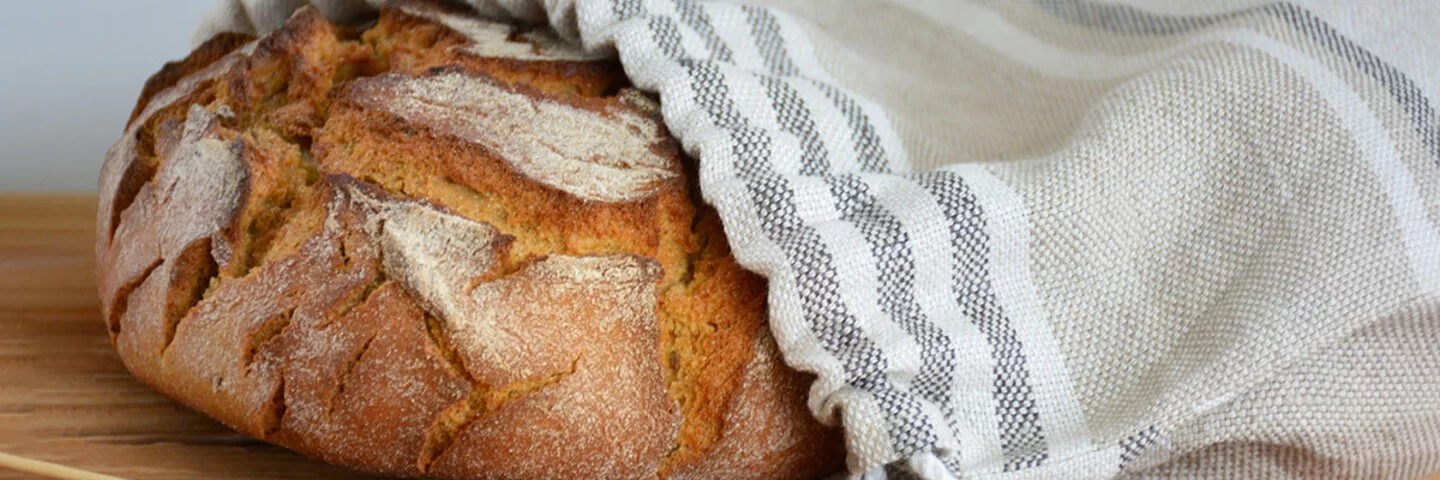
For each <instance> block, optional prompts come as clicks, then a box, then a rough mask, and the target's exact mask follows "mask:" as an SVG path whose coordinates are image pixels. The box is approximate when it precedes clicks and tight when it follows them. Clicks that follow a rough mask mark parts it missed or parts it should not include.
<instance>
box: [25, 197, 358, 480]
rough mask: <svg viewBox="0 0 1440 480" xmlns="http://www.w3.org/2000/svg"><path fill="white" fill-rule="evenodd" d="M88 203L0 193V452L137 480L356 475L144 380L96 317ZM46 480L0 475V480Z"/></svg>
mask: <svg viewBox="0 0 1440 480" xmlns="http://www.w3.org/2000/svg"><path fill="white" fill-rule="evenodd" d="M94 230H95V198H94V197H93V196H59V195H23V196H21V195H5V194H0V452H5V453H10V454H15V455H20V456H23V457H28V458H32V459H37V460H42V461H47V462H52V463H58V464H62V465H68V466H72V467H77V468H81V469H84V470H89V471H94V472H98V473H104V474H109V475H115V476H119V477H123V478H133V479H195V478H237V479H250V478H253V479H260V478H266V479H270V478H277V479H287V478H322V479H323V478H336V479H340V478H345V479H350V478H363V476H361V475H359V474H357V473H355V472H353V471H350V470H345V469H341V468H337V467H332V466H328V465H325V464H322V463H319V462H316V461H312V460H309V459H306V458H304V457H301V456H300V455H298V454H295V453H292V452H290V451H288V450H285V449H282V448H278V447H274V446H270V445H268V444H265V443H263V442H259V441H256V440H252V439H249V438H246V437H244V436H242V435H240V434H237V433H235V432H233V431H231V430H229V429H227V428H225V427H224V426H221V425H220V424H218V423H216V422H214V421H212V420H210V419H208V418H206V417H205V416H204V415H201V414H199V413H196V412H193V411H191V410H188V409H186V408H184V407H181V406H180V405H179V404H176V403H175V402H172V401H170V400H169V399H166V398H165V397H163V396H161V395H160V394H158V393H155V392H154V391H152V390H150V389H149V388H148V387H146V386H144V385H142V384H140V383H139V382H137V381H136V380H135V379H134V378H132V377H131V376H130V373H129V372H127V371H126V370H125V366H124V365H122V364H121V363H120V358H119V357H118V356H116V354H115V351H114V349H112V348H111V346H110V339H109V336H108V335H106V333H105V327H104V324H103V323H102V322H101V321H100V309H99V303H98V300H97V298H96V293H95V273H94V270H95V258H94V257H95V244H94V239H95V232H94ZM21 478H24V479H34V478H43V477H37V476H34V475H30V474H24V473H20V472H16V471H13V470H8V469H4V468H0V479H21Z"/></svg>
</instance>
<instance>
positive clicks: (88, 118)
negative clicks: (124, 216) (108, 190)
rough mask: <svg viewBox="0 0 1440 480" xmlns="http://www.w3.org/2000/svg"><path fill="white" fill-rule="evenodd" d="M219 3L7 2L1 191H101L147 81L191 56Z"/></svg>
mask: <svg viewBox="0 0 1440 480" xmlns="http://www.w3.org/2000/svg"><path fill="white" fill-rule="evenodd" d="M213 4H214V2H213V1H209V0H121V1H81V2H75V1H44V2H36V1H27V2H19V1H16V2H5V10H6V12H5V15H4V16H3V18H0V58H4V59H5V64H4V67H3V74H0V146H3V149H0V192H38V191H66V192H77V193H79V192H94V190H95V188H96V181H97V180H96V179H97V178H98V175H99V170H100V160H101V159H102V158H103V157H104V155H105V150H106V149H107V148H110V144H111V143H114V142H115V139H116V138H119V136H120V132H121V130H122V129H124V127H125V120H126V119H127V118H129V115H130V109H131V108H133V107H134V106H135V98H136V97H137V96H138V95H139V93H140V88H141V86H143V85H144V84H145V79H146V78H149V76H150V74H152V73H155V71H157V70H159V69H160V66H161V65H164V63H165V62H167V61H171V60H177V59H180V58H182V57H184V56H185V54H187V53H189V52H190V34H191V33H192V28H194V26H195V24H196V22H197V21H198V20H199V19H200V17H201V16H202V15H203V14H204V13H205V11H206V10H208V9H209V8H210V7H211V6H212V5H213Z"/></svg>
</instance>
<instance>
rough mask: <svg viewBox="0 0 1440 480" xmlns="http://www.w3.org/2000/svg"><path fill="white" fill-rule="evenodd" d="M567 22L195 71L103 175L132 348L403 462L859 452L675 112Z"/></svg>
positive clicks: (561, 474)
mask: <svg viewBox="0 0 1440 480" xmlns="http://www.w3.org/2000/svg"><path fill="white" fill-rule="evenodd" d="M552 37H553V34H546V33H543V32H537V31H525V30H520V29H516V28H514V27H509V26H504V25H498V24H491V23H487V22H485V21H483V20H480V19H479V18H478V17H475V16H473V14H471V13H468V12H466V11H462V10H456V9H454V8H453V7H447V6H443V5H441V4H438V3H434V2H429V1H422V0H410V1H404V2H395V3H394V4H393V5H392V6H391V7H388V8H386V9H384V10H382V13H381V16H380V19H379V21H378V23H377V25H375V26H374V27H372V28H370V29H369V30H367V31H365V32H363V33H359V34H356V33H355V32H351V31H349V30H346V29H341V28H337V27H335V26H334V25H331V24H330V23H329V22H327V21H325V20H324V18H322V17H321V16H320V15H319V14H318V12H317V11H315V10H314V9H306V10H302V11H301V12H298V13H297V14H296V15H295V16H294V17H292V19H291V20H290V21H289V22H288V23H287V25H286V26H285V28H283V29H281V30H279V31H277V32H276V33H274V34H271V35H269V36H267V37H265V38H262V39H259V40H258V41H255V42H249V41H248V40H246V39H243V38H241V37H225V38H220V39H217V40H212V41H211V42H208V43H207V44H206V45H205V46H202V47H201V48H200V49H198V50H197V51H196V53H194V54H192V55H191V57H189V58H187V59H186V60H184V61H182V62H178V63H175V64H171V65H167V66H166V68H165V69H164V70H162V71H161V73H159V74H157V75H156V76H155V77H154V78H153V79H152V81H151V82H150V83H149V84H147V87H146V90H145V93H144V94H143V96H142V100H141V104H140V105H139V106H137V109H136V114H135V115H134V116H133V118H132V122H131V125H130V127H129V128H128V129H127V131H126V133H125V136H123V137H122V139H121V141H120V142H119V143H117V145H116V147H115V148H112V150H111V152H110V154H109V155H108V156H107V159H106V165H105V168H104V171H103V172H102V182H101V195H102V197H101V211H100V214H99V216H98V218H97V230H98V233H99V235H98V239H97V246H96V250H97V254H98V255H99V258H100V267H99V269H98V270H97V278H98V279H99V288H100V294H101V300H102V302H101V303H102V310H103V313H104V317H105V319H106V321H107V323H108V324H109V325H110V326H111V332H112V333H113V334H114V335H115V337H114V338H115V342H116V347H117V349H118V350H119V351H120V353H121V357H122V359H124V361H125V362H126V365H127V366H128V367H129V368H130V369H131V371H132V372H133V373H134V374H135V375H136V376H137V377H138V378H140V379H141V380H143V381H145V382H146V383H148V384H150V385H152V386H153V387H155V388H156V389H157V390H160V391H161V392H163V393H165V394H166V395H169V396H171V397H172V398H175V399H177V400H178V401H180V402H182V403H184V404H186V405H189V406H191V407H194V408H196V409H198V410H201V411H203V412H205V413H207V414H209V415H211V416H212V417H215V418H216V419H218V420H220V421H221V422H224V423H225V424H227V425H230V426H231V427H233V428H235V429H237V430H239V431H241V432H244V433H246V434H249V435H252V436H255V437H257V438H262V439H265V440H267V441H270V442H273V443H276V444H279V445H283V446H286V447H289V448H292V449H294V450H296V451H299V452H302V453H305V454H307V455H311V456H315V457H317V458H321V459H324V460H326V461H330V462H335V463H339V464H344V465H349V466H352V467H355V468H360V469H363V470H367V471H372V472H377V473H384V474H391V475H400V476H432V477H440V478H576V477H590V478H642V477H654V476H660V477H670V478H737V477H738V478H810V477H815V476H818V475H821V474H825V473H829V472H831V471H834V470H836V469H838V468H839V465H840V462H841V461H842V458H841V456H842V455H843V450H842V449H841V444H840V441H839V438H838V435H837V434H836V433H835V432H834V431H833V430H831V429H828V428H826V427H823V426H820V425H819V424H818V423H816V422H815V421H814V420H813V419H811V418H810V416H809V413H808V411H807V410H806V408H805V405H804V396H805V386H806V385H807V384H808V382H809V381H808V379H806V378H804V377H803V376H801V375H800V374H798V373H796V372H794V371H792V370H789V369H788V368H786V367H785V366H784V365H783V363H782V362H780V360H779V356H778V352H777V351H776V348H775V345H774V341H773V339H771V337H770V335H769V333H768V331H767V330H765V328H764V309H765V304H764V291H765V289H764V282H763V280H761V279H760V278H758V277H756V276H755V275H754V274H751V273H749V272H746V271H744V270H743V269H741V268H740V267H739V266H738V265H737V264H736V263H735V261H734V259H733V258H732V257H731V256H730V252H729V249H728V246H727V245H726V244H725V241H724V235H723V232H722V231H721V228H720V223H719V220H718V218H717V217H716V216H715V215H714V212H713V211H711V210H709V209H708V208H705V207H697V206H696V204H695V203H694V201H695V200H696V199H694V198H692V197H691V195H692V192H691V190H690V189H691V187H690V186H689V185H688V184H687V182H686V180H685V177H686V172H685V171H684V169H683V168H681V163H680V162H681V154H680V151H679V147H678V145H677V144H676V143H675V142H674V140H672V139H670V137H669V135H668V133H666V131H665V130H664V126H663V124H662V123H661V122H660V120H659V116H658V109H657V108H656V106H655V105H654V102H653V101H652V100H649V99H648V98H646V97H644V96H643V95H641V94H639V93H638V92H635V91H632V90H626V89H624V85H625V83H624V82H625V80H624V77H623V75H622V74H621V73H620V69H619V66H618V64H616V63H614V62H613V61H609V60H604V59H593V58H590V57H588V56H586V55H585V54H584V53H583V52H577V51H573V50H567V49H566V48H567V47H564V46H563V45H561V44H558V43H555V42H554V40H553V38H552ZM242 40H243V41H242Z"/></svg>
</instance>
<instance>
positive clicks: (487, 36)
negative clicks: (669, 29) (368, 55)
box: [399, 3, 605, 61]
mask: <svg viewBox="0 0 1440 480" xmlns="http://www.w3.org/2000/svg"><path fill="white" fill-rule="evenodd" d="M399 8H400V11H402V12H405V13H407V14H410V15H414V16H417V17H420V18H424V19H427V20H430V21H433V22H436V23H439V24H441V25H444V26H445V27H446V28H449V29H451V30H454V31H455V32H456V33H459V34H461V35H464V36H465V38H467V39H469V40H470V44H469V45H466V46H465V51H466V52H469V53H472V54H475V55H479V56H482V57H504V58H514V59H519V60H564V61H587V60H600V59H604V58H605V56H603V55H594V54H589V53H585V51H584V50H581V49H579V48H576V47H575V46H574V45H571V44H569V43H568V42H566V41H565V40H563V39H561V38H560V37H559V36H558V35H556V34H555V32H553V31H551V30H550V29H547V28H540V29H535V30H531V31H528V32H525V33H522V34H520V35H519V37H520V38H522V39H524V41H518V42H517V41H511V40H510V38H511V35H512V34H514V33H515V30H516V28H515V27H513V26H510V25H507V24H503V23H497V22H491V21H486V20H485V19H483V18H481V17H479V16H477V15H475V14H473V13H454V12H449V11H445V10H443V9H440V8H436V7H434V6H429V5H415V4H411V3H402V4H400V5H399Z"/></svg>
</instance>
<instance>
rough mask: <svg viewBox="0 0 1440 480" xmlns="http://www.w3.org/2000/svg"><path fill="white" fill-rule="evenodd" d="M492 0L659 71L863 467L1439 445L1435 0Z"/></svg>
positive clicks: (912, 468) (857, 469)
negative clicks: (748, 0)
mask: <svg viewBox="0 0 1440 480" xmlns="http://www.w3.org/2000/svg"><path fill="white" fill-rule="evenodd" d="M304 3H306V2H303V1H300V0H290V1H285V0H279V1H268V0H255V1H249V0H247V1H241V0H228V1H224V2H221V5H220V6H218V7H217V8H216V10H215V11H214V14H213V15H212V16H211V17H210V18H208V19H207V20H206V23H205V24H204V26H203V27H202V28H201V32H200V35H201V37H202V38H204V37H206V36H208V35H209V34H210V33H213V32H215V31H220V30H240V31H251V32H264V31H266V30H268V29H271V28H275V27H276V26H277V25H278V24H279V23H280V22H283V21H284V19H285V18H286V17H287V16H288V14H289V13H290V12H291V11H293V10H294V8H296V7H297V6H299V5H301V4H304ZM313 3H317V4H320V6H322V10H323V11H325V12H326V13H327V14H328V15H331V16H332V17H333V18H341V17H345V16H350V15H355V14H357V13H359V12H363V11H365V10H367V9H370V8H373V6H374V5H373V3H374V2H367V1H363V0H349V1H345V0H332V1H322V0H316V1H314V2H313ZM476 6H477V8H479V9H480V10H481V11H482V12H487V13H489V14H493V15H500V16H508V17H512V18H518V19H520V20H522V21H528V22H536V23H548V24H550V25H552V26H553V27H555V28H556V29H557V30H558V31H559V32H560V33H561V35H562V36H564V37H566V38H568V39H570V40H572V41H576V42H580V43H582V44H583V45H584V46H585V48H587V49H590V50H593V51H601V52H611V53H617V54H618V55H619V58H620V60H621V62H622V63H623V64H624V66H625V70H626V72H627V73H628V74H629V75H630V76H631V79H632V80H633V81H634V82H635V83H636V84H637V85H638V86H639V87H641V88H643V89H646V90H649V91H653V92H658V93H659V94H660V96H661V100H662V103H663V113H664V118H665V122H666V123H667V124H668V125H669V127H670V130H671V131H672V132H674V133H675V135H676V136H678V138H680V140H681V141H682V143H683V144H684V146H685V148H686V150H687V151H688V152H689V153H690V154H691V155H692V156H694V157H696V158H698V159H699V160H700V183H701V190H702V192H703V193H704V196H705V199H706V200H707V201H709V202H711V203H713V204H714V205H715V206H716V208H717V209H718V210H719V212H720V214H721V216H722V217H723V219H724V221H725V226H726V229H727V231H728V234H729V236H730V240H731V243H732V245H733V246H734V250H735V254H736V256H737V257H738V258H739V259H740V261H741V262H742V263H743V264H744V265H746V266H747V267H749V268H751V269H754V270H756V271H758V272H760V273H762V274H764V275H765V276H766V277H768V278H769V279H770V303H769V305H770V313H771V323H772V327H773V331H774V332H775V335H776V337H777V340H778V341H779V344H780V346H781V349H782V350H783V352H784V355H785V359H786V361H787V362H789V363H790V364H791V365H793V366H794V367H796V368H798V369H801V370H805V371H809V372H814V373H815V374H817V375H818V380H817V381H816V382H815V384H814V386H813V387H812V389H811V391H810V407H811V409H812V410H813V412H814V414H815V415H816V416H817V417H818V418H820V419H821V420H822V421H825V422H829V423H833V424H840V425H843V426H844V428H845V431H846V438H847V442H848V447H849V454H850V455H849V468H850V471H851V472H852V474H853V475H855V476H862V475H863V476H869V477H872V478H884V477H886V476H892V477H895V476H898V477H910V476H919V477H921V478H927V479H939V478H956V477H959V478H1005V479H1011V478H1016V479H1018V478H1096V477H1103V478H1111V477H1166V478H1170V477H1202V478H1237V477H1240V478H1260V477H1298V478H1309V477H1322V478H1405V477H1414V476H1417V475H1420V474H1424V473H1428V472H1435V471H1440V119H1437V116H1436V113H1435V107H1434V105H1433V104H1432V101H1431V99H1433V98H1437V95H1440V29H1437V28H1436V25H1440V2H1433V1H1428V0H1413V1H1405V0H1386V1H1376V2H1355V1H1351V0H1309V1H1303V2H1259V1H1225V2H1215V1H1205V2H1201V1H1180V0H1148V1H1142V0H1125V1H1124V2H1116V1H1110V2H1102V1H1099V0H1026V1H1021V0H908V1H901V0H832V1H826V2H812V1H805V0H759V1H755V2H751V3H749V4H737V3H732V2H723V1H696V0H545V1H543V2H542V1H539V0H484V1H477V2H476Z"/></svg>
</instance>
